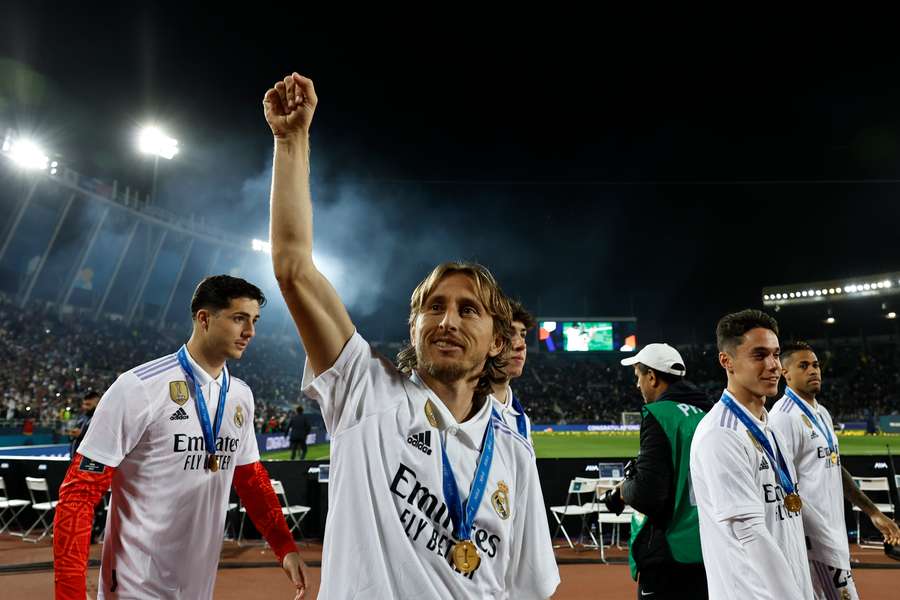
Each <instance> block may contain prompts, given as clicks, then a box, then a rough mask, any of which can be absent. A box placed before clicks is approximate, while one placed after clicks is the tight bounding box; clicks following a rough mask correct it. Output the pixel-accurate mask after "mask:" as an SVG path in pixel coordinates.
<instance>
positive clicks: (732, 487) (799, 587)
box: [691, 401, 813, 600]
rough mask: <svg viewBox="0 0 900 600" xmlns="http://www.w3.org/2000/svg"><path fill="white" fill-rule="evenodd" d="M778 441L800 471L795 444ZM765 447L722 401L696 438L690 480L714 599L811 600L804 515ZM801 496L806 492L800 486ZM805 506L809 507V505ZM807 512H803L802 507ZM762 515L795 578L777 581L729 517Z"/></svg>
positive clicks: (768, 432) (705, 419)
mask: <svg viewBox="0 0 900 600" xmlns="http://www.w3.org/2000/svg"><path fill="white" fill-rule="evenodd" d="M737 407H738V410H742V411H743V412H744V413H745V414H747V415H748V416H749V417H750V418H751V419H752V420H753V421H755V422H756V424H757V425H758V426H759V428H760V429H761V430H762V431H763V432H765V433H766V435H767V436H768V437H769V440H770V442H769V443H770V444H771V446H772V449H773V450H774V449H775V444H774V443H773V442H772V441H771V440H772V437H773V434H774V432H773V431H772V430H771V429H769V428H767V427H766V413H765V410H763V420H762V421H760V420H759V419H756V417H754V416H753V415H752V414H751V413H750V412H749V411H747V410H745V409H744V407H742V406H740V404H738V405H737ZM778 444H779V447H780V448H781V450H782V451H783V452H784V453H785V461H786V462H787V463H788V469H789V470H791V471H792V472H791V474H790V477H792V479H793V480H794V481H796V476H795V474H794V473H793V469H792V464H791V456H790V447H789V446H788V445H787V444H786V443H785V442H784V441H783V440H782V439H781V438H780V437H779V438H778ZM770 462H771V461H770V460H769V458H768V456H767V455H766V453H765V452H763V451H761V450H760V449H759V448H757V447H756V444H755V443H754V441H753V440H752V438H751V437H750V435H749V430H748V429H747V428H746V427H744V425H743V423H741V422H740V420H739V419H738V418H737V416H735V415H734V414H733V413H732V412H731V411H730V410H729V409H728V407H726V406H725V404H724V403H722V402H721V401H720V402H717V403H716V404H715V406H713V408H712V410H710V411H709V413H707V415H706V416H705V417H703V420H701V421H700V424H699V425H698V426H697V430H696V432H695V433H694V440H693V443H692V444H691V483H692V486H693V492H694V497H695V499H696V502H697V509H698V511H699V516H700V545H701V548H702V550H703V563H704V565H705V567H706V578H707V581H708V585H709V597H710V598H729V599H748V600H749V599H751V598H752V599H754V600H757V599H763V598H765V599H771V600H785V599H787V598H792V599H793V598H812V597H813V592H812V582H811V580H810V575H809V563H808V562H807V557H806V548H805V546H804V539H803V519H802V518H801V517H800V514H799V513H793V512H790V511H788V510H787V508H785V507H784V504H783V499H784V491H783V490H782V488H781V485H780V483H779V482H778V475H777V474H776V471H775V469H774V467H773V465H772V464H770ZM799 492H800V495H801V497H802V496H803V490H802V489H801V490H799ZM805 509H806V507H805V506H804V508H803V509H802V510H805ZM802 510H801V512H802ZM748 517H762V518H763V519H764V521H765V525H766V529H768V530H769V532H770V533H771V534H772V537H773V538H774V540H775V544H776V545H777V546H778V547H779V548H780V549H781V551H782V553H783V557H780V558H782V559H783V560H784V561H785V562H786V563H787V566H788V568H789V570H790V571H791V572H792V573H793V575H794V577H793V580H791V581H777V580H775V578H773V577H772V576H771V575H770V574H769V573H765V572H761V571H760V569H759V568H758V567H759V565H756V564H754V563H753V562H752V561H750V560H749V559H748V557H747V555H746V552H745V550H744V548H743V546H742V544H741V543H740V541H738V539H737V538H736V537H735V535H734V533H733V531H732V528H731V523H730V521H731V520H732V519H745V518H748Z"/></svg>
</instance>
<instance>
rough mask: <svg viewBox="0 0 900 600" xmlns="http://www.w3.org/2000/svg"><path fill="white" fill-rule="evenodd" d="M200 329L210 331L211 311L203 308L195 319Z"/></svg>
mask: <svg viewBox="0 0 900 600" xmlns="http://www.w3.org/2000/svg"><path fill="white" fill-rule="evenodd" d="M195 320H196V322H197V325H198V327H200V329H201V330H202V331H209V311H208V310H206V309H205V308H201V309H200V310H198V311H197V315H196V317H195Z"/></svg>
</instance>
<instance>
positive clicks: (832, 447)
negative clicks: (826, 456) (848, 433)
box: [784, 388, 837, 452]
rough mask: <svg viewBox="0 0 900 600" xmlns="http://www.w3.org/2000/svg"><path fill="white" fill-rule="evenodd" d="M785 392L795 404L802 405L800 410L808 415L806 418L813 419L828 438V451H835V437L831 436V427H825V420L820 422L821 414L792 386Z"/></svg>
mask: <svg viewBox="0 0 900 600" xmlns="http://www.w3.org/2000/svg"><path fill="white" fill-rule="evenodd" d="M784 392H785V394H787V397H788V398H790V399H791V400H793V401H794V404H796V405H797V406H799V407H800V410H802V411H803V414H804V415H806V418H807V419H809V420H810V421H812V423H813V425H815V426H816V429H818V430H819V432H820V433H821V434H822V435H823V436H824V437H825V439H826V440H828V452H835V451H836V450H837V448H836V447H835V445H834V438H833V437H831V432H830V431H829V428H828V427H825V425H824V424H823V422H822V423H820V421H819V418H818V417H819V414H818V413H813V412H812V411H811V410H810V409H809V407H808V406H807V405H806V402H804V401H803V399H802V398H800V397H799V396H797V394H795V393H794V390H792V389H791V388H785V389H784Z"/></svg>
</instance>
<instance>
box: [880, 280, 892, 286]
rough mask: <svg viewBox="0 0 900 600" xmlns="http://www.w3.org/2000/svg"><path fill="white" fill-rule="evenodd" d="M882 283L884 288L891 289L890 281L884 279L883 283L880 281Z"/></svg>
mask: <svg viewBox="0 0 900 600" xmlns="http://www.w3.org/2000/svg"><path fill="white" fill-rule="evenodd" d="M882 283H883V284H884V287H886V288H889V287H891V280H890V279H885V280H884V281H882Z"/></svg>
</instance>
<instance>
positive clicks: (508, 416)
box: [494, 385, 531, 442]
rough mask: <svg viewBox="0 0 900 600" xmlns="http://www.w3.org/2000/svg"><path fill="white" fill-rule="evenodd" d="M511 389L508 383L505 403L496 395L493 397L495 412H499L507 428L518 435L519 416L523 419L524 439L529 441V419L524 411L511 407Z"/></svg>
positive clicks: (520, 432)
mask: <svg viewBox="0 0 900 600" xmlns="http://www.w3.org/2000/svg"><path fill="white" fill-rule="evenodd" d="M513 397H514V396H513V391H512V388H511V387H509V386H508V385H507V386H506V403H505V404H504V403H502V402H500V401H499V400H498V399H497V398H496V397H494V407H495V408H496V409H497V412H498V413H499V414H500V418H502V419H503V421H504V422H505V423H506V424H507V425H509V428H510V429H512V430H513V431H516V432H518V433H519V434H520V435H521V434H522V431H521V430H520V428H519V420H520V417H521V419H522V420H523V421H524V424H525V435H524V437H525V439H527V440H528V441H529V442H531V419H530V418H529V417H528V415H527V414H525V413H524V412H521V413H520V412H519V411H517V410H516V409H515V408H513Z"/></svg>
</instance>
